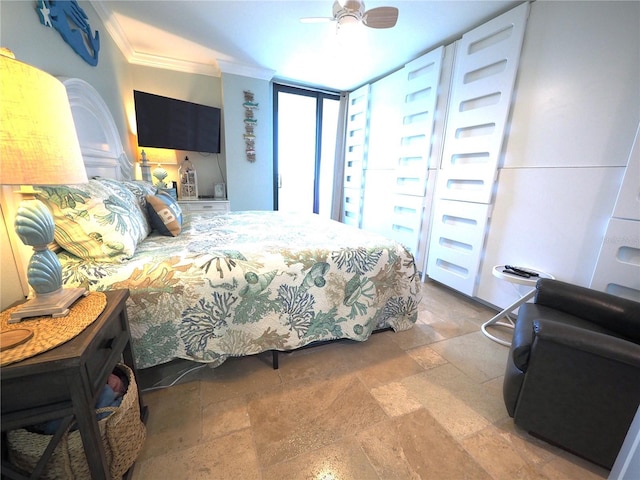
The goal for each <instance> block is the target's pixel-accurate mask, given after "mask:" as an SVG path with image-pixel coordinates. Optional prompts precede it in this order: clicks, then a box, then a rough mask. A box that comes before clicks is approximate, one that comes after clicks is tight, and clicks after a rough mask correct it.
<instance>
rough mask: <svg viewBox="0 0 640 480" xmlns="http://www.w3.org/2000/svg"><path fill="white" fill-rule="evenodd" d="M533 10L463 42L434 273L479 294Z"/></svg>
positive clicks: (439, 192)
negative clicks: (497, 182)
mask: <svg viewBox="0 0 640 480" xmlns="http://www.w3.org/2000/svg"><path fill="white" fill-rule="evenodd" d="M528 13H529V4H528V3H525V4H522V5H520V6H519V7H516V8H514V9H513V10H510V11H509V12H507V13H505V14H503V15H501V16H499V17H497V18H495V19H493V20H491V21H489V22H487V23H485V24H484V25H482V26H480V27H478V28H476V29H474V30H472V31H470V32H468V33H467V34H465V35H464V36H463V37H462V39H461V40H460V41H459V42H458V44H457V47H456V58H455V62H454V70H453V77H452V83H451V96H450V101H449V108H448V116H447V125H446V128H445V139H444V147H443V156H442V161H441V165H440V170H439V171H438V180H437V186H436V192H435V199H434V215H433V218H432V229H431V240H430V245H429V253H428V261H427V274H428V275H429V276H430V277H431V278H433V279H435V280H437V281H439V282H442V283H444V284H446V285H449V286H450V287H452V288H454V289H456V290H459V291H461V292H463V293H465V294H467V295H475V291H476V287H477V285H476V277H477V275H478V272H479V268H480V261H481V258H482V252H483V249H484V240H485V235H486V232H487V224H488V219H489V216H490V213H491V203H492V200H493V199H492V195H493V188H494V183H495V180H496V176H497V172H498V168H499V164H500V160H501V154H502V145H503V140H504V138H505V132H506V125H507V121H508V119H509V110H510V104H511V100H512V92H513V87H514V84H515V78H516V73H517V70H518V62H519V58H520V50H521V48H522V41H523V38H524V31H525V25H526V20H527V16H528Z"/></svg>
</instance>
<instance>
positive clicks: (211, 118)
mask: <svg viewBox="0 0 640 480" xmlns="http://www.w3.org/2000/svg"><path fill="white" fill-rule="evenodd" d="M133 101H134V104H135V109H136V126H137V129H138V145H139V146H140V147H156V148H170V149H173V150H187V151H190V152H203V153H204V152H208V153H220V116H221V115H220V114H221V111H220V109H219V108H216V107H209V106H206V105H199V104H197V103H192V102H186V101H184V100H177V99H174V98H168V97H163V96H161V95H154V94H152V93H145V92H140V91H138V90H134V91H133Z"/></svg>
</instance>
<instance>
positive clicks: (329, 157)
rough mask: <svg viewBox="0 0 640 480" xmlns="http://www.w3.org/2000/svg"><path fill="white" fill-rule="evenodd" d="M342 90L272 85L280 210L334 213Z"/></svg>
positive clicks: (325, 214) (277, 199)
mask: <svg viewBox="0 0 640 480" xmlns="http://www.w3.org/2000/svg"><path fill="white" fill-rule="evenodd" d="M339 106H340V96H339V94H337V93H336V94H334V93H327V92H320V91H315V90H306V89H302V88H298V87H291V86H287V85H280V84H275V85H274V117H275V118H274V135H275V139H274V149H275V152H274V173H275V182H276V185H275V188H274V192H275V198H274V205H275V208H276V210H280V211H295V212H309V213H310V212H313V213H319V214H320V215H322V216H325V217H327V218H328V217H330V215H331V202H332V197H333V181H334V179H333V177H334V173H333V172H334V165H335V150H336V148H335V147H336V134H337V129H338V112H339Z"/></svg>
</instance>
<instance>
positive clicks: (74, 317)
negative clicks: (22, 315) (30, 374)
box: [0, 292, 107, 366]
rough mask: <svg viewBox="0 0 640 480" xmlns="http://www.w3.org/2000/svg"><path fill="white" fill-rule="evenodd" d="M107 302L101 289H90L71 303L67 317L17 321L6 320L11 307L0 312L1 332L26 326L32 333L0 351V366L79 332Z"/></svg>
mask: <svg viewBox="0 0 640 480" xmlns="http://www.w3.org/2000/svg"><path fill="white" fill-rule="evenodd" d="M106 305H107V297H106V295H105V294H104V293H102V292H90V293H89V294H88V295H87V296H86V297H82V298H80V299H79V300H78V301H77V302H76V303H74V304H73V305H72V306H71V308H70V311H69V314H68V315H67V316H66V317H60V318H51V317H50V316H48V317H33V318H29V319H27V320H23V321H22V322H19V323H8V321H9V317H10V315H11V312H13V311H14V310H16V309H17V308H18V307H13V308H10V309H8V310H5V311H4V312H2V313H0V332H2V333H4V332H8V331H11V330H15V329H20V328H22V329H24V328H27V329H29V330H31V331H32V332H33V337H31V338H30V339H29V340H28V341H27V342H25V343H23V344H21V345H18V346H17V347H14V348H11V349H9V350H3V351H2V352H0V366H5V365H9V364H10V363H14V362H19V361H20V360H24V359H25V358H29V357H33V356H34V355H37V354H39V353H43V352H46V351H47V350H51V349H52V348H55V347H57V346H58V345H61V344H63V343H65V342H68V341H69V340H71V339H72V338H74V337H76V336H77V335H79V334H80V333H81V332H82V331H83V330H84V329H85V328H87V327H88V326H89V325H91V324H92V323H93V322H94V321H95V319H96V318H98V316H99V315H100V314H101V313H102V311H103V310H104V307H105V306H106Z"/></svg>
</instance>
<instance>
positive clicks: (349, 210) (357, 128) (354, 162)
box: [342, 85, 370, 227]
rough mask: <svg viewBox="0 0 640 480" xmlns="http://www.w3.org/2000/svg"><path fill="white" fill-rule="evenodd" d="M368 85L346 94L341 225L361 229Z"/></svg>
mask: <svg viewBox="0 0 640 480" xmlns="http://www.w3.org/2000/svg"><path fill="white" fill-rule="evenodd" d="M369 89H370V86H369V85H365V86H363V87H360V88H359V89H358V90H355V91H354V92H351V93H350V94H349V102H348V107H347V134H346V138H345V159H344V162H345V167H344V197H343V198H344V205H343V209H342V211H343V214H342V215H343V218H342V221H343V223H346V224H348V225H353V226H356V227H360V226H361V222H362V199H363V185H364V176H363V170H364V169H365V168H366V160H367V151H366V146H367V141H368V127H369Z"/></svg>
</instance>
